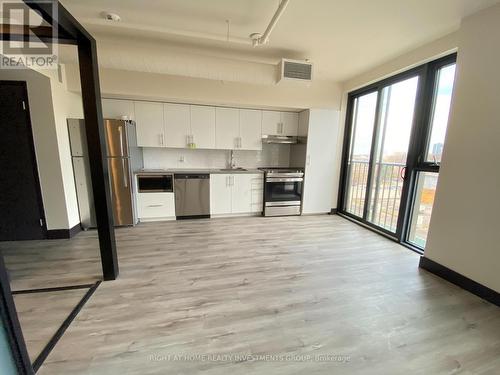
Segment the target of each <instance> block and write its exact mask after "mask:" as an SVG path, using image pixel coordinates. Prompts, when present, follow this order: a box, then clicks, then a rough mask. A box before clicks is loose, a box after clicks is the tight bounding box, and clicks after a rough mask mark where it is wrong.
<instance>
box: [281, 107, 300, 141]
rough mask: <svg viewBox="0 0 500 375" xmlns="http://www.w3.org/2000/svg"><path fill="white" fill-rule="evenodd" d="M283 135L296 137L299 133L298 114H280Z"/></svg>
mask: <svg viewBox="0 0 500 375" xmlns="http://www.w3.org/2000/svg"><path fill="white" fill-rule="evenodd" d="M281 123H282V124H283V125H282V131H283V135H288V136H296V135H297V133H298V131H299V114H298V113H297V112H281Z"/></svg>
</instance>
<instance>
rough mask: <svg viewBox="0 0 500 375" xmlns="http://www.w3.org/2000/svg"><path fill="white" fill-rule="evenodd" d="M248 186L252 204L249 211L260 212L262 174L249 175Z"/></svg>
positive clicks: (261, 204) (262, 193)
mask: <svg viewBox="0 0 500 375" xmlns="http://www.w3.org/2000/svg"><path fill="white" fill-rule="evenodd" d="M251 176H252V177H251V181H250V184H251V185H250V186H251V187H250V188H251V194H252V206H251V210H250V212H252V213H262V208H263V207H262V206H263V201H264V174H262V173H260V174H253V175H251Z"/></svg>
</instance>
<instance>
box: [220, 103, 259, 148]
mask: <svg viewBox="0 0 500 375" xmlns="http://www.w3.org/2000/svg"><path fill="white" fill-rule="evenodd" d="M215 113H216V132H215V133H216V146H217V148H218V149H224V150H262V111H259V110H253V109H237V108H222V107H217V108H216V112H215Z"/></svg>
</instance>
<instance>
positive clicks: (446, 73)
mask: <svg viewBox="0 0 500 375" xmlns="http://www.w3.org/2000/svg"><path fill="white" fill-rule="evenodd" d="M455 66H456V65H455V64H452V65H448V66H445V67H444V68H441V69H440V70H439V71H438V78H437V84H436V91H435V96H434V105H433V109H432V117H431V135H430V137H429V143H428V144H427V152H426V154H427V159H426V161H429V162H436V163H440V162H441V155H442V153H443V145H444V137H445V135H446V128H447V126H448V116H449V114H450V105H451V94H452V91H453V83H454V81H455Z"/></svg>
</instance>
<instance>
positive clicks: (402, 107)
mask: <svg viewBox="0 0 500 375" xmlns="http://www.w3.org/2000/svg"><path fill="white" fill-rule="evenodd" d="M418 78H419V77H418V76H415V77H411V78H407V79H405V80H403V81H401V82H397V83H394V84H392V85H388V86H385V87H384V88H382V90H381V91H382V100H381V103H382V104H381V106H380V109H379V112H380V115H379V120H378V126H377V132H376V135H375V136H376V142H375V150H374V153H373V172H372V175H371V176H372V178H371V181H370V194H369V197H370V201H369V209H368V215H367V217H366V220H367V221H368V222H370V223H372V224H374V225H376V226H377V227H380V228H383V229H385V230H387V231H389V232H391V233H396V229H397V223H398V216H399V209H400V207H401V197H402V193H403V182H404V173H405V168H406V161H407V158H408V147H409V145H410V136H411V130H412V125H413V117H414V110H415V99H416V95H417V87H418V80H419V79H418Z"/></svg>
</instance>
